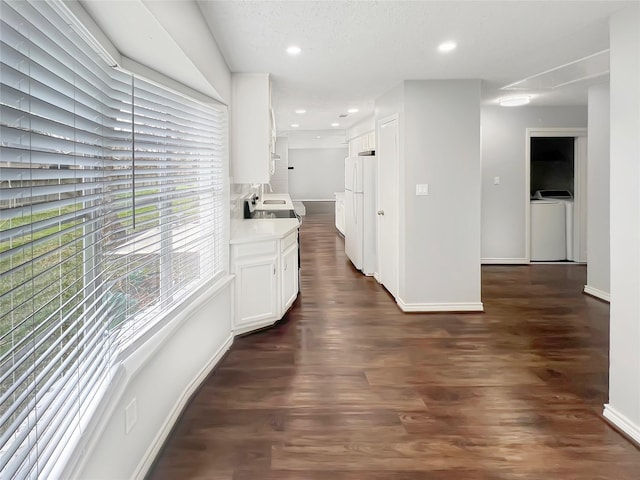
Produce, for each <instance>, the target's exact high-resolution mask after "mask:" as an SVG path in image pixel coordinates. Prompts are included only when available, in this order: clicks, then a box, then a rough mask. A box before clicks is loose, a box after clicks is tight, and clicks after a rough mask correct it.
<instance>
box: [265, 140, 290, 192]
mask: <svg viewBox="0 0 640 480" xmlns="http://www.w3.org/2000/svg"><path fill="white" fill-rule="evenodd" d="M276 154H277V155H278V156H279V157H280V158H276V160H275V164H276V168H275V172H274V173H273V175H271V182H270V184H271V190H269V189H268V188H267V189H266V190H265V192H269V191H271V192H273V193H289V139H288V138H287V137H278V138H276Z"/></svg>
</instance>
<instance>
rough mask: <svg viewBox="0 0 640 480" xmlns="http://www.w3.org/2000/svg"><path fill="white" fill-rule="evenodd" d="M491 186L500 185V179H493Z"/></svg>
mask: <svg viewBox="0 0 640 480" xmlns="http://www.w3.org/2000/svg"><path fill="white" fill-rule="evenodd" d="M493 184H494V185H500V177H493Z"/></svg>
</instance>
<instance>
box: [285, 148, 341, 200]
mask: <svg viewBox="0 0 640 480" xmlns="http://www.w3.org/2000/svg"><path fill="white" fill-rule="evenodd" d="M347 153H348V149H347V148H346V147H345V148H301V149H291V148H290V149H289V166H290V167H293V170H289V195H291V199H292V200H335V197H334V195H333V194H334V193H335V192H343V191H344V159H345V157H346V156H347Z"/></svg>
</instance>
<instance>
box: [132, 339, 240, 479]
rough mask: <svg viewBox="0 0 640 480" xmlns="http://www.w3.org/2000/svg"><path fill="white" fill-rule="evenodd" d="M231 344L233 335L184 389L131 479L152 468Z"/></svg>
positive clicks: (146, 472)
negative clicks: (195, 394)
mask: <svg viewBox="0 0 640 480" xmlns="http://www.w3.org/2000/svg"><path fill="white" fill-rule="evenodd" d="M231 344H233V333H232V334H231V335H229V338H227V340H226V341H225V342H224V344H223V345H222V346H221V347H220V348H219V349H218V351H217V352H216V353H215V354H214V355H213V357H212V358H211V360H210V361H209V363H207V364H206V365H205V366H204V367H203V368H202V369H201V370H200V372H198V374H197V375H196V377H195V378H194V379H193V380H192V381H191V383H190V384H189V385H188V386H187V388H185V390H184V392H182V395H181V396H180V398H178V400H177V401H176V403H175V405H174V406H173V408H172V409H171V413H170V414H169V416H168V417H167V418H166V419H165V421H164V424H163V425H162V428H161V429H160V431H159V432H158V433H157V435H156V437H155V438H154V439H153V442H151V445H150V446H149V448H148V449H147V451H146V453H145V455H144V456H143V457H142V459H141V460H140V463H139V464H138V467H137V468H136V470H135V473H134V475H133V478H135V479H140V480H142V479H144V478H145V477H146V475H147V474H148V473H149V470H150V469H151V467H152V466H153V462H155V460H156V457H157V456H158V454H159V453H160V450H161V449H162V447H163V445H164V442H165V441H166V439H167V437H168V436H169V434H170V433H171V430H172V429H173V427H174V425H175V423H176V422H177V421H178V418H179V417H180V414H181V413H182V410H184V407H185V406H186V404H187V402H188V401H189V399H190V398H191V396H192V395H193V394H194V393H195V391H196V390H197V389H198V388H199V387H200V385H201V384H202V382H204V381H205V379H206V378H207V377H208V376H209V374H210V373H211V371H212V370H213V368H214V367H215V366H216V365H217V364H218V362H219V361H220V360H221V359H222V357H223V355H224V354H225V353H226V352H227V350H229V348H231Z"/></svg>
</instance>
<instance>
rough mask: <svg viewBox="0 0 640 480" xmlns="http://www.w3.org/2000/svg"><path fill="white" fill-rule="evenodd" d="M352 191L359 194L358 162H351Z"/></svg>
mask: <svg viewBox="0 0 640 480" xmlns="http://www.w3.org/2000/svg"><path fill="white" fill-rule="evenodd" d="M352 185H353V191H354V192H359V191H360V190H359V189H358V162H353V182H352Z"/></svg>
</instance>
